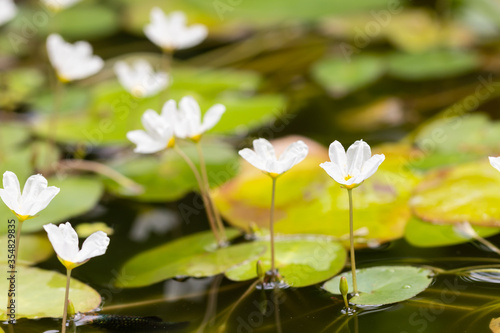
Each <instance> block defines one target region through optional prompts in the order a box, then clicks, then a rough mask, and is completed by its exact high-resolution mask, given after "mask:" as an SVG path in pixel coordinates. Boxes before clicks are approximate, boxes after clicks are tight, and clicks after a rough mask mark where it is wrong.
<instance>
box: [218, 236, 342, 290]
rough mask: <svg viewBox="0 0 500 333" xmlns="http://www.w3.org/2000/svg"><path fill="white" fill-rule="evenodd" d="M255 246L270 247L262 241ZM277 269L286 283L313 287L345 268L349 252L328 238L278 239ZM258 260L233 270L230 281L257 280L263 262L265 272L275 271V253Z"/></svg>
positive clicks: (228, 273)
mask: <svg viewBox="0 0 500 333" xmlns="http://www.w3.org/2000/svg"><path fill="white" fill-rule="evenodd" d="M254 244H255V246H266V245H268V244H269V242H268V241H258V242H255V243H254ZM275 247H276V268H277V269H278V270H279V273H280V275H281V276H282V277H283V280H284V281H285V282H286V283H287V284H288V285H289V286H292V287H305V286H310V285H313V284H316V283H319V282H322V281H325V280H326V279H328V278H330V277H332V276H334V275H335V274H337V273H338V272H340V270H341V269H342V268H343V267H344V265H345V261H346V257H347V254H346V250H345V249H344V247H343V246H342V244H340V243H338V242H334V241H331V240H329V239H328V238H327V237H319V236H317V237H309V238H307V237H300V238H296V239H294V238H288V239H287V238H280V239H276V242H275ZM267 248H268V250H267V252H266V253H265V254H264V255H263V256H261V257H260V258H258V259H255V260H252V261H250V262H247V263H245V264H243V265H239V266H237V267H235V268H231V269H229V270H228V271H226V273H225V274H226V277H227V278H228V279H230V280H233V281H245V280H250V279H253V278H256V277H257V272H256V265H257V261H258V260H260V261H261V263H262V266H263V268H264V270H265V271H268V270H270V269H271V252H270V248H269V246H268V247H267Z"/></svg>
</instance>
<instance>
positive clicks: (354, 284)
mask: <svg viewBox="0 0 500 333" xmlns="http://www.w3.org/2000/svg"><path fill="white" fill-rule="evenodd" d="M347 193H348V194H349V235H350V237H349V243H350V246H351V271H352V288H353V290H354V293H355V294H357V293H358V283H357V281H356V258H355V257H354V219H353V214H352V211H353V208H352V189H347Z"/></svg>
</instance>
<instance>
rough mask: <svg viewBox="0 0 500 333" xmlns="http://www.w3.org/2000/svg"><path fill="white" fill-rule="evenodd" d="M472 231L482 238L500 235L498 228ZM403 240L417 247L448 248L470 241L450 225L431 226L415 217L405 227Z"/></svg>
mask: <svg viewBox="0 0 500 333" xmlns="http://www.w3.org/2000/svg"><path fill="white" fill-rule="evenodd" d="M473 229H474V230H475V231H476V233H477V234H478V235H479V236H481V237H483V238H485V237H490V236H493V235H496V234H498V233H500V228H487V227H479V226H475V227H474V228H473ZM405 239H406V241H407V242H408V243H410V244H411V245H413V246H418V247H437V246H449V245H456V244H461V243H467V242H469V241H470V239H467V238H464V237H462V236H460V235H458V234H457V233H456V232H455V231H454V229H453V225H451V224H450V225H441V224H432V223H429V222H424V221H422V220H420V219H418V218H415V217H414V218H412V219H411V220H410V221H409V222H408V224H407V225H406V229H405Z"/></svg>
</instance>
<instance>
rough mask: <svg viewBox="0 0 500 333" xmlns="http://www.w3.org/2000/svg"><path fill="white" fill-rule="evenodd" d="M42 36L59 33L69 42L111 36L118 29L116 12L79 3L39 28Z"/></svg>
mask: <svg viewBox="0 0 500 333" xmlns="http://www.w3.org/2000/svg"><path fill="white" fill-rule="evenodd" d="M41 28H42V29H41V30H42V31H43V33H44V34H49V33H51V32H53V31H59V32H60V33H61V34H62V36H63V37H64V38H67V39H71V40H80V39H85V40H89V39H97V38H104V37H107V36H111V35H113V34H114V33H116V32H117V31H118V30H119V28H120V20H119V17H118V12H117V11H116V10H114V9H112V8H108V7H106V6H103V5H99V4H96V3H88V4H87V3H81V4H77V5H75V6H72V7H70V8H67V9H65V10H62V11H60V12H59V13H57V15H55V16H54V17H53V18H51V19H50V21H49V24H45V25H43V26H42V27H41Z"/></svg>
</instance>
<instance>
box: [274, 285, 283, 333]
mask: <svg viewBox="0 0 500 333" xmlns="http://www.w3.org/2000/svg"><path fill="white" fill-rule="evenodd" d="M278 292H280V290H279V288H278V286H277V285H276V286H275V287H274V290H273V301H274V302H273V303H274V320H275V321H276V332H277V333H283V330H282V328H281V320H280V306H279V302H278V295H277V293H278Z"/></svg>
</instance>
